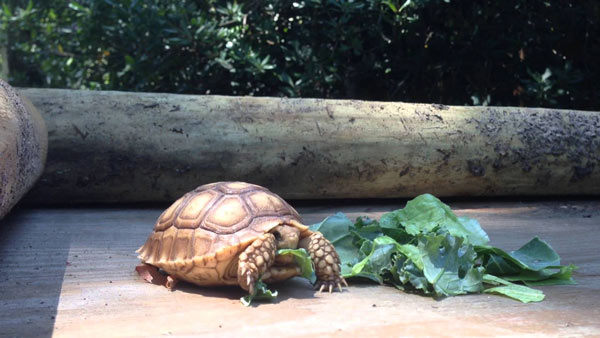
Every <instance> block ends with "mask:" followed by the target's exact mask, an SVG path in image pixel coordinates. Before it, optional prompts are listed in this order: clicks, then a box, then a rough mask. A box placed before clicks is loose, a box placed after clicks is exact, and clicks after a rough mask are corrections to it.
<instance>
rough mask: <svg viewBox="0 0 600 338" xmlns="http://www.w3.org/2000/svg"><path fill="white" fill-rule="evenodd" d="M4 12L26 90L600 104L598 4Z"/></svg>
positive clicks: (517, 1)
mask: <svg viewBox="0 0 600 338" xmlns="http://www.w3.org/2000/svg"><path fill="white" fill-rule="evenodd" d="M0 18H1V20H2V21H1V26H2V27H1V28H2V30H3V31H4V34H3V36H1V38H2V41H1V43H0V44H3V45H4V46H6V47H7V55H8V60H9V68H10V73H9V81H10V83H11V84H12V85H14V86H29V87H55V88H75V89H84V88H89V89H102V90H126V91H150V92H172V93H190V94H224V95H257V96H287V97H318V98H340V99H364V100H385V101H389V100H393V101H406V102H424V103H442V104H454V105H508V106H542V107H556V108H566V109H585V110H598V109H599V103H600V102H599V101H600V95H598V93H599V92H600V81H599V80H600V35H599V33H600V2H598V1H596V0H582V1H523V0H504V1H492V0H489V1H472V0H465V1H459V0H445V1H442V0H429V1H427V0H413V1H406V0H399V1H393V0H389V1H380V0H355V1H348V0H340V1H335V0H322V1H308V0H307V1H295V2H294V1H274V0H270V1H237V2H227V1H190V0H188V1H180V0H168V1H165V0H163V1H158V0H140V1H135V0H124V1H116V0H114V1H110V0H79V1H77V2H75V1H64V0H62V1H61V0H48V1H35V2H34V1H23V0H3V8H2V14H1V17H0ZM0 35H1V34H0Z"/></svg>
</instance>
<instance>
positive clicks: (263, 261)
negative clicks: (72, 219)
mask: <svg viewBox="0 0 600 338" xmlns="http://www.w3.org/2000/svg"><path fill="white" fill-rule="evenodd" d="M275 248H276V244H275V236H273V234H270V233H267V234H264V235H262V236H260V237H259V238H258V239H256V240H254V242H252V244H250V245H249V246H248V247H247V248H246V250H244V252H242V253H241V254H240V257H239V259H238V270H237V279H238V283H239V284H240V286H241V287H242V289H244V290H246V291H248V292H250V294H252V293H254V284H255V283H256V282H257V281H258V279H259V278H260V276H262V275H263V274H264V273H265V272H266V271H267V269H268V268H269V267H270V266H271V265H273V262H274V261H275Z"/></svg>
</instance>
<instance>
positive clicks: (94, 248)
mask: <svg viewBox="0 0 600 338" xmlns="http://www.w3.org/2000/svg"><path fill="white" fill-rule="evenodd" d="M292 205H294V203H292ZM296 205H297V204H296ZM402 205H403V203H402V204H401V203H400V202H394V201H389V202H385V203H384V204H382V203H378V204H353V205H343V204H335V203H334V202H330V203H329V204H325V205H323V204H321V203H319V204H310V203H308V204H307V203H306V202H304V203H302V205H301V206H300V207H298V211H299V212H300V213H301V214H302V215H303V217H304V218H305V220H306V223H313V222H317V221H320V220H321V219H322V218H323V217H325V216H327V215H330V214H332V213H334V212H336V211H344V212H346V213H348V214H349V215H350V216H351V217H355V216H357V215H364V214H367V215H370V216H372V217H378V216H380V215H381V213H382V212H383V211H386V210H391V209H394V208H398V207H401V206H402ZM450 205H451V207H453V208H454V209H456V210H457V213H458V214H460V215H467V216H470V217H475V218H477V219H478V220H479V221H480V223H481V224H482V226H483V228H484V229H485V230H486V231H487V232H488V233H489V235H490V237H491V238H492V244H494V245H496V246H500V247H502V248H505V249H507V250H513V249H516V248H518V247H519V246H520V245H522V244H523V243H525V242H526V241H528V240H529V239H531V238H532V237H533V236H535V235H539V236H540V237H541V238H543V239H544V240H546V241H547V242H548V243H550V244H551V245H552V246H553V247H554V249H555V250H556V251H557V252H558V253H559V254H560V255H561V257H562V262H563V263H565V264H568V263H573V264H576V265H578V266H579V267H580V269H579V270H578V271H577V272H576V273H575V278H576V280H577V281H578V282H579V284H578V285H572V286H551V287H542V288H541V289H542V290H543V291H544V292H545V293H546V300H545V301H543V302H541V303H533V304H521V303H518V302H516V301H513V300H510V299H507V298H503V297H499V296H491V295H468V296H461V297H453V298H447V299H444V300H440V301H436V300H433V299H431V298H428V297H423V296H419V295H415V294H408V293H404V292H400V291H398V290H396V289H394V288H391V287H386V286H376V285H372V284H364V283H356V282H354V283H351V284H350V287H349V288H348V290H347V291H345V292H343V293H341V294H340V293H334V294H331V295H330V294H318V293H315V292H314V291H313V290H312V289H311V287H310V285H309V284H308V283H307V282H305V281H304V280H301V279H293V280H290V281H287V282H284V283H282V284H279V285H277V286H276V289H278V290H279V298H278V301H277V302H276V303H273V304H260V305H256V306H253V307H249V308H245V307H243V306H242V305H241V304H240V302H239V297H241V296H242V295H243V292H242V291H241V289H239V288H235V287H223V288H201V287H197V286H193V285H186V284H182V285H181V287H180V288H179V289H178V290H176V291H174V292H168V291H167V290H166V289H164V288H162V287H159V286H157V285H152V284H149V283H146V282H144V281H143V280H141V278H140V277H138V276H137V275H136V274H135V272H134V267H135V266H136V265H137V264H138V260H137V258H136V254H135V252H134V251H135V250H136V249H137V248H138V247H139V246H140V245H142V244H143V243H144V241H145V240H146V237H147V235H148V234H149V233H150V231H151V230H152V227H153V225H154V222H155V220H156V218H157V217H158V216H159V215H160V213H161V212H162V210H163V209H162V208H131V209H127V208H85V209H80V208H73V209H70V208H65V209H21V210H19V211H18V212H16V213H13V214H12V215H10V216H9V217H8V218H7V219H5V220H3V221H2V223H0V228H1V229H2V231H3V234H4V235H3V236H0V276H1V278H0V309H1V311H0V330H1V332H0V336H23V337H33V336H50V335H53V336H57V337H107V336H127V337H141V336H163V335H198V336H216V335H219V336H297V337H300V336H303V337H304V336H345V337H348V336H480V337H483V336H519V337H526V336H585V335H594V336H597V335H600V320H599V319H598V318H600V307H599V306H598V304H600V260H599V259H598V258H599V253H600V250H599V249H598V243H599V242H600V202H599V201H597V200H592V201H581V200H580V201H551V202H524V203H520V202H479V203H474V202H456V203H450ZM166 206H167V205H165V207H166Z"/></svg>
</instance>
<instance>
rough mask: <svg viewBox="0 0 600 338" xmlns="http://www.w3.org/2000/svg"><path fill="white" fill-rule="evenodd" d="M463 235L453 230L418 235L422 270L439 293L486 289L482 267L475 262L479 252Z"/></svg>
mask: <svg viewBox="0 0 600 338" xmlns="http://www.w3.org/2000/svg"><path fill="white" fill-rule="evenodd" d="M463 242H464V240H463V238H460V237H454V236H452V235H450V234H445V235H444V234H441V235H437V234H433V233H430V234H427V235H425V236H420V237H419V246H418V248H419V251H420V252H421V257H422V258H423V274H424V275H425V278H427V281H428V282H429V283H430V284H431V285H432V286H433V288H434V291H435V294H436V295H437V296H451V295H459V294H464V293H467V292H479V291H481V290H483V285H482V276H483V270H484V269H483V268H481V267H476V266H475V259H476V257H477V254H476V253H475V250H474V249H473V247H472V246H471V245H468V244H464V243H463Z"/></svg>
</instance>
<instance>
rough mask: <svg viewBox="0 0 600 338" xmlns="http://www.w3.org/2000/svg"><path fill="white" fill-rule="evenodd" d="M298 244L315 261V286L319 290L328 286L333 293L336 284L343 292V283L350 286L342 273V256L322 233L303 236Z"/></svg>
mask: <svg viewBox="0 0 600 338" xmlns="http://www.w3.org/2000/svg"><path fill="white" fill-rule="evenodd" d="M298 246H299V247H300V248H304V249H305V250H306V251H307V252H308V254H309V255H310V258H311V259H312V261H313V265H314V268H315V274H316V275H317V283H316V285H315V286H316V288H319V292H321V291H323V290H324V289H325V288H328V289H329V292H330V293H331V291H333V287H334V286H337V287H338V289H339V290H340V292H341V291H342V284H344V285H346V287H348V283H346V280H345V279H344V277H342V275H341V274H340V257H339V256H338V254H337V252H336V251H335V247H334V246H333V244H331V242H330V241H329V240H327V238H325V237H324V236H323V235H322V234H321V233H319V232H315V233H313V234H312V235H310V236H308V237H306V238H303V239H302V240H300V243H299V245H298Z"/></svg>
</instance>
